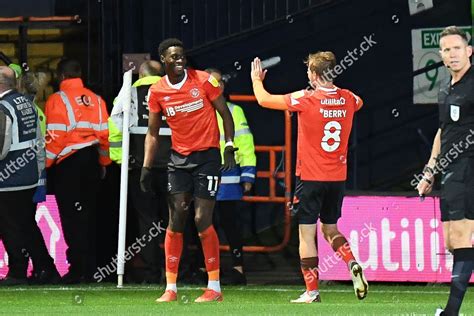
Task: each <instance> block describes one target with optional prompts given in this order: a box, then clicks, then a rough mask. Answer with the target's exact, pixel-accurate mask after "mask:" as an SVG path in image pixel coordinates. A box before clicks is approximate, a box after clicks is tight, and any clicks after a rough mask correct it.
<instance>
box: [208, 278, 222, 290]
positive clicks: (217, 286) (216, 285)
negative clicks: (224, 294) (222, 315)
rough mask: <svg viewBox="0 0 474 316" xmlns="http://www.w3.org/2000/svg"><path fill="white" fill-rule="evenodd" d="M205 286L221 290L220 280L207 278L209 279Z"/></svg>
mask: <svg viewBox="0 0 474 316" xmlns="http://www.w3.org/2000/svg"><path fill="white" fill-rule="evenodd" d="M207 288H208V289H211V290H214V291H216V292H218V293H220V292H221V282H220V281H219V280H217V281H210V280H209V281H207Z"/></svg>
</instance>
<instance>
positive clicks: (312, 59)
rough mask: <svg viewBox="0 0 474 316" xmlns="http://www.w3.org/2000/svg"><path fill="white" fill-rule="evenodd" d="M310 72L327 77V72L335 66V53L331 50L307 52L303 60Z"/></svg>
mask: <svg viewBox="0 0 474 316" xmlns="http://www.w3.org/2000/svg"><path fill="white" fill-rule="evenodd" d="M304 63H305V64H306V66H308V68H309V70H310V71H311V72H314V73H316V74H317V75H318V76H320V77H327V73H328V72H331V71H332V70H333V69H334V67H336V55H334V53H333V52H330V51H327V52H317V53H314V54H309V55H308V57H307V58H306V60H305V62H304Z"/></svg>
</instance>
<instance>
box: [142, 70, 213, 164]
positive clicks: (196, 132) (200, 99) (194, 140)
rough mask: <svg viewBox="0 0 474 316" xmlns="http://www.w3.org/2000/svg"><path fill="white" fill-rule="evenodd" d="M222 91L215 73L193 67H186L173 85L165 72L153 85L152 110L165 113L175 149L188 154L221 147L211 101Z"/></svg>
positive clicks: (151, 93) (149, 102)
mask: <svg viewBox="0 0 474 316" xmlns="http://www.w3.org/2000/svg"><path fill="white" fill-rule="evenodd" d="M220 94H221V91H220V89H219V82H218V81H217V80H216V79H215V78H214V77H212V76H211V75H210V74H208V73H207V72H204V71H199V70H194V69H186V70H185V77H184V79H183V80H182V81H181V82H180V83H177V84H175V85H173V84H171V83H170V81H169V79H168V76H165V77H163V78H162V79H161V80H159V81H158V82H156V83H155V84H153V85H152V86H151V87H150V91H149V95H148V106H149V108H150V112H153V113H161V112H163V115H164V116H166V121H167V122H168V125H169V127H170V128H171V148H172V149H173V150H175V151H176V152H178V153H180V154H182V155H185V156H188V155H189V154H190V153H192V152H194V151H202V150H206V149H209V148H214V147H215V148H219V127H218V125H217V117H216V111H215V108H214V107H213V106H212V104H211V101H214V100H215V99H217V97H218V96H219V95H220Z"/></svg>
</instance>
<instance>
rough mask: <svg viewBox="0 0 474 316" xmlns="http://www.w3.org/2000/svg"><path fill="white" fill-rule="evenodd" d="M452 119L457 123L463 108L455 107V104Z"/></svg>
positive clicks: (452, 106)
mask: <svg viewBox="0 0 474 316" xmlns="http://www.w3.org/2000/svg"><path fill="white" fill-rule="evenodd" d="M450 113H451V119H452V120H453V121H454V122H457V121H458V120H459V116H460V114H461V108H460V107H459V105H454V104H451V111H450Z"/></svg>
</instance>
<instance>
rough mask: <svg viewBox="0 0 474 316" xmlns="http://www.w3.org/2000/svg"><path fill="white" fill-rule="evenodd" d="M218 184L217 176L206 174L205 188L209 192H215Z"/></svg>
mask: <svg viewBox="0 0 474 316" xmlns="http://www.w3.org/2000/svg"><path fill="white" fill-rule="evenodd" d="M218 186H219V177H218V176H207V190H208V191H209V192H216V191H217V187H218Z"/></svg>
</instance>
